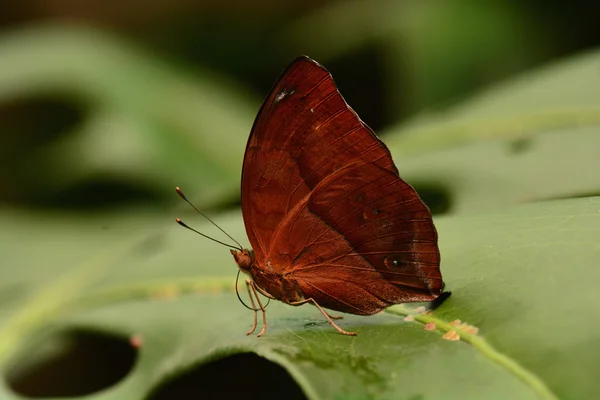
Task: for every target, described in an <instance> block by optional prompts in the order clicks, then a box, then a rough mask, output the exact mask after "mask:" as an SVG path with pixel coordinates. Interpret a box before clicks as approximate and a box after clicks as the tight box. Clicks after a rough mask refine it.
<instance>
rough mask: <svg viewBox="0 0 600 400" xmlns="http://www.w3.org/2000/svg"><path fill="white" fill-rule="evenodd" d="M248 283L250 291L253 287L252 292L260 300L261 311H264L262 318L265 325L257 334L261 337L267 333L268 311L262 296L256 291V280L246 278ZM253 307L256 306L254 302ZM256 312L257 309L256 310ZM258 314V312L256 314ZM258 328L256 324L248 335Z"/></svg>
mask: <svg viewBox="0 0 600 400" xmlns="http://www.w3.org/2000/svg"><path fill="white" fill-rule="evenodd" d="M246 285H248V291H250V289H252V293H253V294H254V297H255V298H256V301H257V302H258V307H259V308H260V311H262V320H263V327H262V329H261V330H260V332H259V333H258V335H256V336H257V337H261V336H262V335H264V334H265V332H266V331H267V311H266V310H265V307H264V306H263V305H262V302H261V301H260V297H258V293H257V291H256V284H255V283H254V281H252V280H250V279H247V280H246ZM250 298H251V299H252V296H250ZM252 307H253V308H256V307H255V306H254V302H252ZM255 313H256V311H255ZM255 315H256V314H255ZM255 329H256V325H255V326H254V327H253V329H252V330H251V331H250V332H249V333H248V335H249V334H250V333H252V332H254V330H255Z"/></svg>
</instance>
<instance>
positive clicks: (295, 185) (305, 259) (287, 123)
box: [242, 57, 442, 313]
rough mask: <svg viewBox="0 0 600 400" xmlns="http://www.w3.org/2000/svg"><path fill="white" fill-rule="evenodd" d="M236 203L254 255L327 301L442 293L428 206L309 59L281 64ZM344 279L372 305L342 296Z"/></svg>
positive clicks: (343, 304)
mask: <svg viewBox="0 0 600 400" xmlns="http://www.w3.org/2000/svg"><path fill="white" fill-rule="evenodd" d="M242 210H243V215H244V222H245V225H246V230H247V232H248V235H249V239H250V243H251V244H252V246H253V248H254V251H255V253H256V260H257V262H258V263H259V264H264V263H265V262H266V261H267V259H268V260H269V264H270V265H272V267H273V268H274V269H275V270H277V271H279V272H285V271H287V272H290V271H293V274H294V276H296V278H297V279H298V283H299V284H300V285H301V286H302V289H303V290H304V291H305V293H307V294H308V295H310V297H314V298H315V299H317V298H319V300H318V301H320V302H322V303H324V304H323V305H324V306H325V307H329V308H333V309H340V310H341V311H349V312H354V313H371V309H375V308H378V309H381V308H382V307H384V306H387V305H389V304H392V303H395V302H399V300H402V299H404V300H403V301H416V300H430V299H432V298H435V297H436V296H437V295H438V294H439V292H440V290H441V285H442V283H441V276H440V273H439V251H438V247H437V233H436V231H435V228H434V226H433V222H432V221H431V214H430V212H429V209H428V208H427V207H426V206H425V205H424V204H423V202H422V201H421V200H420V198H419V197H418V195H417V193H416V192H415V191H414V189H413V188H412V187H410V186H409V185H408V184H406V183H405V182H404V181H402V179H400V178H399V177H398V172H397V169H396V167H395V166H394V163H393V161H392V158H391V156H390V153H389V151H388V150H387V148H386V147H385V145H384V144H383V143H382V142H381V141H380V140H379V139H378V138H377V136H375V134H374V133H373V132H372V131H371V129H370V128H369V127H368V126H366V125H365V124H364V123H363V122H362V121H361V120H360V119H359V118H358V116H357V115H356V113H355V112H354V111H353V110H352V109H351V108H350V107H349V106H348V105H347V104H346V102H345V101H344V99H343V97H342V96H341V94H340V93H339V91H338V90H337V87H336V85H335V83H334V81H333V79H332V77H331V75H330V74H329V72H328V71H327V70H326V69H325V68H323V67H322V66H321V65H319V64H318V63H316V62H315V61H313V60H311V59H309V58H306V57H301V58H298V59H297V60H296V61H294V62H293V63H292V64H291V65H290V66H289V67H288V69H287V70H286V71H284V73H283V75H282V76H281V77H280V79H279V80H278V81H277V83H276V84H275V86H274V87H273V89H272V90H271V93H270V94H269V95H268V97H267V99H266V100H265V103H264V104H263V106H262V108H261V110H260V112H259V114H258V116H257V119H256V121H255V123H254V126H253V129H252V133H251V135H250V139H249V141H248V145H247V149H246V155H245V159H244V167H243V177H242ZM344 282H346V283H347V284H348V285H355V286H356V287H357V289H356V290H355V293H354V294H355V295H356V296H358V297H360V298H362V299H363V300H364V298H365V296H367V297H368V296H371V303H372V304H371V305H370V306H368V307H367V306H365V307H366V308H368V309H369V310H367V309H363V310H362V311H363V312H358V311H360V310H358V311H357V310H353V309H352V307H355V304H354V303H355V301H354V300H352V299H350V298H348V296H346V298H344V299H341V298H339V297H340V296H341V295H339V294H336V293H337V291H336V290H335V289H336V285H337V286H339V284H340V283H344ZM327 293H328V294H327ZM350 297H351V296H350ZM358 300H360V299H358V298H357V299H356V301H358ZM336 305H337V306H336ZM363 308H364V307H363ZM367 311H369V312H367Z"/></svg>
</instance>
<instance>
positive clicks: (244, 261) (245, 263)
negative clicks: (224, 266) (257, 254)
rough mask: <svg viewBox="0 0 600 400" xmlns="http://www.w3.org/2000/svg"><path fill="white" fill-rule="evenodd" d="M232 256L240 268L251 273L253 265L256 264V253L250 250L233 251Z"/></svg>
mask: <svg viewBox="0 0 600 400" xmlns="http://www.w3.org/2000/svg"><path fill="white" fill-rule="evenodd" d="M231 254H232V255H233V258H234V259H235V262H236V263H237V265H238V267H239V268H240V269H241V270H242V271H244V272H249V271H250V268H251V267H252V264H254V251H252V250H249V249H243V250H231Z"/></svg>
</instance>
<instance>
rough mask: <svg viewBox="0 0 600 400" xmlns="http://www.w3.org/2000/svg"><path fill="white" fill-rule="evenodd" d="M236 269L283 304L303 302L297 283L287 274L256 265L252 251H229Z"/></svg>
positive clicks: (266, 266)
mask: <svg viewBox="0 0 600 400" xmlns="http://www.w3.org/2000/svg"><path fill="white" fill-rule="evenodd" d="M231 254H232V255H233V258H234V259H235V262H236V263H237V265H238V267H239V268H240V270H241V271H242V272H245V273H247V274H248V275H250V276H251V277H252V280H253V281H254V282H255V283H256V285H257V286H258V287H259V288H260V289H262V290H263V291H264V292H266V293H268V294H269V295H270V296H271V297H274V298H275V299H277V300H280V301H283V302H284V303H293V302H297V301H301V300H304V295H303V294H302V291H301V290H300V287H299V286H298V283H297V282H296V280H295V279H293V278H292V277H291V276H290V275H289V274H285V275H282V274H281V273H279V272H275V271H274V270H273V268H268V267H269V266H268V265H261V264H259V263H258V261H257V260H256V258H255V256H254V252H253V251H252V250H248V249H244V250H241V251H240V250H231Z"/></svg>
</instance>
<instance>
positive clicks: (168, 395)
mask: <svg viewBox="0 0 600 400" xmlns="http://www.w3.org/2000/svg"><path fill="white" fill-rule="evenodd" d="M196 398H197V399H222V398H225V399H230V398H240V399H244V400H252V399H257V400H258V399H260V400H271V399H273V400H275V399H277V400H280V399H286V400H296V399H298V400H305V399H306V396H305V395H304V393H303V392H302V390H301V389H300V387H299V386H298V384H297V383H296V382H295V381H294V380H293V379H292V377H291V376H290V374H289V373H288V372H287V371H286V370H285V369H284V368H283V367H281V366H279V365H277V364H275V363H273V362H271V361H268V360H266V359H264V358H262V357H259V356H257V355H256V354H253V353H243V354H236V355H233V356H230V357H227V358H224V359H221V360H218V361H215V362H212V363H209V364H206V365H202V366H200V367H198V368H195V369H194V370H192V371H189V372H187V373H184V374H182V375H180V376H179V377H178V378H176V379H174V380H172V381H170V382H169V383H167V384H165V385H164V386H162V387H160V388H158V389H157V390H156V391H155V392H154V393H153V394H152V395H150V396H149V397H148V399H149V400H170V399H196Z"/></svg>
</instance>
